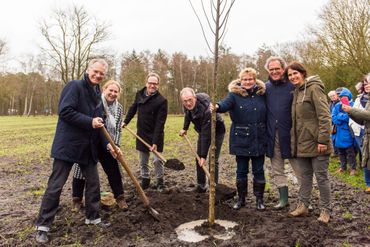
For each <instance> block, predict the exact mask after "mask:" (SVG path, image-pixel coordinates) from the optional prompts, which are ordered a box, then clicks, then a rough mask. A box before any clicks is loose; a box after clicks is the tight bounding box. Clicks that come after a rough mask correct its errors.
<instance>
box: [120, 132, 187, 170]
mask: <svg viewBox="0 0 370 247" xmlns="http://www.w3.org/2000/svg"><path fill="white" fill-rule="evenodd" d="M122 128H125V129H127V130H128V132H130V133H131V134H132V135H133V136H134V137H136V138H137V139H138V140H139V141H141V142H142V143H143V144H144V145H145V146H146V147H147V148H148V149H149V150H150V151H151V152H153V153H154V154H155V155H157V157H158V158H159V159H161V160H162V161H163V162H164V166H165V167H167V168H169V169H173V170H177V171H180V170H184V169H185V165H184V163H182V162H181V161H179V160H178V159H169V160H166V159H165V158H164V157H163V156H162V154H161V153H159V152H158V151H157V150H156V149H153V148H152V146H150V145H149V143H147V142H146V141H145V140H144V139H143V138H141V137H140V136H138V135H137V134H136V133H135V132H134V131H132V130H131V129H130V128H128V127H127V126H126V125H122Z"/></svg>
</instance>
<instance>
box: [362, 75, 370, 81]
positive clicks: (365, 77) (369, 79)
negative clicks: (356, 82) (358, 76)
mask: <svg viewBox="0 0 370 247" xmlns="http://www.w3.org/2000/svg"><path fill="white" fill-rule="evenodd" d="M362 82H364V83H365V82H366V83H370V73H368V74H367V75H365V76H364V79H363V80H362Z"/></svg>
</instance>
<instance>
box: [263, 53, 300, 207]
mask: <svg viewBox="0 0 370 247" xmlns="http://www.w3.org/2000/svg"><path fill="white" fill-rule="evenodd" d="M285 67H286V63H285V61H284V60H283V59H282V58H280V57H269V58H268V59H267V61H266V64H265V69H266V70H267V71H268V72H269V80H268V81H267V82H266V106H267V138H268V140H267V157H269V158H270V159H271V178H272V182H273V184H274V185H275V186H276V187H277V188H278V190H279V195H280V196H279V203H278V204H277V205H276V206H275V209H282V208H284V207H286V206H287V205H288V179H287V176H286V175H285V172H284V159H289V161H290V164H291V165H292V168H293V170H294V171H295V170H296V169H295V164H294V161H293V160H292V159H291V149H290V129H291V127H292V116H291V111H292V101H293V93H292V91H293V90H294V86H293V84H292V83H290V82H289V81H287V80H285V79H284V78H283V73H284V69H285ZM298 180H299V177H298Z"/></svg>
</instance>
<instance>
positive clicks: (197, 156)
mask: <svg viewBox="0 0 370 247" xmlns="http://www.w3.org/2000/svg"><path fill="white" fill-rule="evenodd" d="M183 137H184V138H185V140H186V142H187V143H188V145H189V147H190V150H191V152H192V153H193V154H194V155H195V157H196V158H197V160H198V164H199V166H200V157H199V155H198V153H197V152H195V149H194V148H193V145H192V144H191V142H190V140H189V138H188V137H187V135H186V134H185V135H183ZM201 167H202V169H203V171H204V173H205V174H206V176H207V178H208V179H209V178H210V174H209V171H208V169H207V167H206V166H201Z"/></svg>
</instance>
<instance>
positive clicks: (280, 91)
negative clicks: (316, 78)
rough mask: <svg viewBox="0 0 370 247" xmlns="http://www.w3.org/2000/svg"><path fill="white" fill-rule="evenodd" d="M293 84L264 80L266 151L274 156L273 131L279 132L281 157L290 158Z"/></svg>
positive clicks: (268, 155)
mask: <svg viewBox="0 0 370 247" xmlns="http://www.w3.org/2000/svg"><path fill="white" fill-rule="evenodd" d="M293 91H294V86H293V84H292V83H291V82H289V81H272V80H271V79H270V80H269V81H267V82H266V94H265V95H266V106H267V153H266V156H267V157H270V158H272V157H273V156H274V145H275V133H276V130H278V132H279V144H280V152H281V158H283V159H288V158H291V155H292V154H291V147H290V129H291V128H292V101H293Z"/></svg>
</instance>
